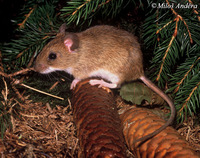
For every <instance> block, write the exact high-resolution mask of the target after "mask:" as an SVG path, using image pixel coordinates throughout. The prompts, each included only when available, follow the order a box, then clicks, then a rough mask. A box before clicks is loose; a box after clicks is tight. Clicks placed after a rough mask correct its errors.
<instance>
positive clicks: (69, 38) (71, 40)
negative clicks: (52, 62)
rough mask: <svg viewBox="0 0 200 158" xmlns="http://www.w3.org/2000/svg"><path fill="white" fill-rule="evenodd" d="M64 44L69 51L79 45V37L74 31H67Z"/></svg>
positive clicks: (72, 50)
mask: <svg viewBox="0 0 200 158" xmlns="http://www.w3.org/2000/svg"><path fill="white" fill-rule="evenodd" d="M64 45H65V47H66V48H67V49H68V51H69V52H70V53H72V52H74V51H75V50H76V49H77V48H78V47H79V38H78V36H77V35H76V34H75V33H67V34H66V35H65V37H64Z"/></svg>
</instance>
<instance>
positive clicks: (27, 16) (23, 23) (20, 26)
mask: <svg viewBox="0 0 200 158" xmlns="http://www.w3.org/2000/svg"><path fill="white" fill-rule="evenodd" d="M34 10H35V7H33V8H32V9H31V10H30V12H29V13H28V14H27V15H25V17H26V18H25V19H24V20H23V22H22V23H19V24H18V25H19V28H20V29H23V28H24V27H25V26H24V25H25V23H26V21H27V20H28V18H29V17H30V15H31V14H32V13H33V11H34Z"/></svg>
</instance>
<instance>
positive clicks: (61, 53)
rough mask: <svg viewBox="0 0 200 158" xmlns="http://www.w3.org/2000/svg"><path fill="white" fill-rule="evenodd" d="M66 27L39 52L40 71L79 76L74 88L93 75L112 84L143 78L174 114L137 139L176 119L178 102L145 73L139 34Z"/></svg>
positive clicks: (104, 28) (108, 28)
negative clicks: (77, 29)
mask: <svg viewBox="0 0 200 158" xmlns="http://www.w3.org/2000/svg"><path fill="white" fill-rule="evenodd" d="M65 27H66V26H65V25H62V26H61V27H60V32H59V33H58V34H57V36H56V37H55V39H53V40H52V41H50V42H49V43H48V44H47V45H46V46H45V47H44V48H43V50H42V52H41V53H40V54H39V55H38V57H37V59H36V61H35V65H34V68H35V70H36V71H38V72H40V73H43V74H47V73H50V72H53V71H56V70H62V71H66V72H67V73H69V74H72V75H73V76H74V78H75V79H74V80H73V82H72V85H71V88H73V87H75V86H76V83H77V82H79V81H80V80H82V79H85V78H89V77H101V78H104V79H106V80H107V81H109V82H110V83H109V82H105V81H103V80H94V79H92V80H90V84H91V85H96V84H99V85H100V86H104V87H108V88H117V87H120V85H121V84H122V83H124V82H129V81H134V80H137V79H140V80H142V81H143V82H144V83H145V84H146V85H147V86H148V87H149V88H151V89H152V90H153V91H155V92H156V93H157V94H158V95H160V96H161V97H162V98H163V99H164V100H165V101H166V102H167V103H168V104H169V106H170V108H171V116H170V118H169V120H168V121H167V122H166V123H165V125H164V126H162V127H160V128H159V129H158V130H156V131H155V132H153V133H151V134H149V135H146V136H144V137H142V138H140V139H138V140H136V141H135V142H138V141H141V142H143V141H146V140H147V139H149V138H151V137H153V136H155V135H156V134H158V133H159V132H161V131H162V130H163V129H165V128H166V127H167V126H168V125H170V124H171V123H172V122H173V120H174V118H175V107H174V104H173V102H172V101H171V99H170V98H169V97H168V96H167V95H166V94H165V93H164V92H163V91H162V90H160V89H159V88H158V87H157V86H156V85H154V84H153V83H152V82H151V81H150V80H149V79H148V78H147V77H145V75H144V70H143V58H142V52H141V48H140V44H139V43H138V41H137V39H136V37H134V36H133V35H132V34H131V33H129V32H127V31H124V30H121V29H117V28H115V27H113V26H107V25H100V26H94V27H91V28H89V29H87V30H85V31H83V32H80V33H70V32H65V29H66V28H65Z"/></svg>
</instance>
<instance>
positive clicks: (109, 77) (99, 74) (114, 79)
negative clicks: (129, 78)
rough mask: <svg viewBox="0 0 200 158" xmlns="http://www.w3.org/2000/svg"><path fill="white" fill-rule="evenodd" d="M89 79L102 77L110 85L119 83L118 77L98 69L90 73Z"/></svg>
mask: <svg viewBox="0 0 200 158" xmlns="http://www.w3.org/2000/svg"><path fill="white" fill-rule="evenodd" d="M89 77H102V78H104V79H106V80H108V81H110V82H112V83H116V84H117V83H118V82H119V77H118V76H117V75H115V74H113V73H111V72H109V71H106V70H103V69H99V70H97V71H93V72H91V73H90V75H89Z"/></svg>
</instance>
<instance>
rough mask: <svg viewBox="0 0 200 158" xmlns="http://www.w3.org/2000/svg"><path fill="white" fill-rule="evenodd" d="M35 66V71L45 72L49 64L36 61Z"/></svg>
mask: <svg viewBox="0 0 200 158" xmlns="http://www.w3.org/2000/svg"><path fill="white" fill-rule="evenodd" d="M33 68H34V70H35V71H37V72H39V73H43V72H45V70H47V66H46V65H45V64H42V63H35V64H34V67H33Z"/></svg>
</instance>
